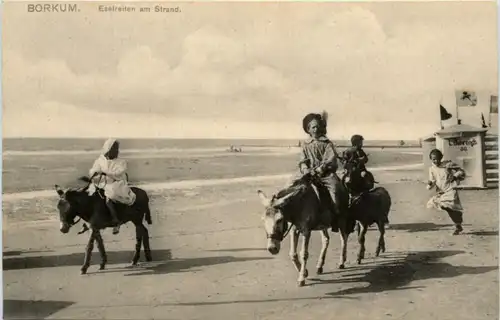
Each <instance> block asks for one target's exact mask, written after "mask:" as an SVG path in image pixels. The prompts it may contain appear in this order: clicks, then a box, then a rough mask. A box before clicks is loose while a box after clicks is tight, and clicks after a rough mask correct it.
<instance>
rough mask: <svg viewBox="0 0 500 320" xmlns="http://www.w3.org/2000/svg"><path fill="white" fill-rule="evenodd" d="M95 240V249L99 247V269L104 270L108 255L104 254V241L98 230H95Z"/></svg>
mask: <svg viewBox="0 0 500 320" xmlns="http://www.w3.org/2000/svg"><path fill="white" fill-rule="evenodd" d="M95 240H96V242H97V249H99V253H100V254H101V264H100V265H99V270H104V269H105V268H106V263H108V255H107V254H106V249H105V248H104V241H103V240H102V236H101V232H100V231H96V234H95Z"/></svg>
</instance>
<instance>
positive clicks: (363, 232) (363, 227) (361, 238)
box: [357, 223, 368, 264]
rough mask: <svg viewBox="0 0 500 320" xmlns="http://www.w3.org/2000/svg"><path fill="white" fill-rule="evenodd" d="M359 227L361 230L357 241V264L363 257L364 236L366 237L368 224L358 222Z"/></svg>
mask: <svg viewBox="0 0 500 320" xmlns="http://www.w3.org/2000/svg"><path fill="white" fill-rule="evenodd" d="M359 226H360V228H361V232H360V234H359V236H358V242H359V252H358V259H357V262H358V264H361V260H363V259H364V258H365V251H366V249H365V238H366V232H367V231H368V225H367V224H366V223H360V224H359Z"/></svg>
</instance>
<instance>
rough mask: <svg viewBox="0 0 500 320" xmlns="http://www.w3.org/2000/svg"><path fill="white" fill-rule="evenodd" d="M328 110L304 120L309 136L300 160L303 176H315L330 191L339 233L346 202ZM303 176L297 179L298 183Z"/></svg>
mask: <svg viewBox="0 0 500 320" xmlns="http://www.w3.org/2000/svg"><path fill="white" fill-rule="evenodd" d="M327 117H328V115H327V113H326V112H323V113H322V114H318V113H309V114H308V115H306V116H305V117H304V118H303V120H302V128H303V129H304V131H305V132H306V133H307V134H308V135H309V137H310V138H309V139H307V140H306V141H304V143H302V152H301V157H300V161H299V169H300V177H304V176H308V175H312V176H315V177H316V178H317V179H315V181H316V182H317V183H318V184H320V185H321V186H322V187H324V188H325V189H326V190H328V194H329V195H330V197H331V200H332V202H333V208H331V210H330V211H332V214H333V216H334V218H333V219H332V231H334V232H338V230H339V228H338V215H339V214H341V212H342V211H341V206H342V205H345V204H346V201H343V199H342V197H341V194H340V192H339V191H338V190H339V187H340V186H341V181H340V178H339V177H338V176H337V173H336V171H337V168H338V164H337V159H338V154H337V150H336V149H335V146H334V144H333V143H332V142H331V141H330V139H328V138H327V136H326V133H327V131H326V127H327ZM298 182H300V179H295V180H294V182H293V183H292V187H291V188H293V185H295V184H296V183H298Z"/></svg>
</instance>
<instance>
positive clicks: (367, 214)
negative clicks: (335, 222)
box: [342, 166, 392, 264]
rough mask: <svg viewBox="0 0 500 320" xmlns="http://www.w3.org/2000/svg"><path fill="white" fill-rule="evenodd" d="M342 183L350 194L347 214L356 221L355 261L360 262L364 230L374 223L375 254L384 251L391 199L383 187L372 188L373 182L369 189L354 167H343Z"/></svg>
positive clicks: (362, 256) (362, 252) (363, 255)
mask: <svg viewBox="0 0 500 320" xmlns="http://www.w3.org/2000/svg"><path fill="white" fill-rule="evenodd" d="M373 181H375V180H373ZM342 183H343V185H344V186H345V187H346V189H347V190H348V192H349V195H350V202H349V210H348V211H349V216H350V217H352V218H353V219H355V220H356V221H357V224H356V229H357V234H358V243H359V251H358V256H357V263H358V264H361V261H362V260H363V259H364V257H365V250H366V249H365V236H366V232H367V231H368V227H369V226H371V225H372V224H374V223H375V224H377V227H378V230H379V233H380V236H379V240H378V245H377V248H376V250H375V256H377V257H378V256H379V254H380V252H381V251H382V252H385V239H384V235H385V225H386V224H388V223H389V212H390V210H391V205H392V200H391V196H390V194H389V192H388V191H387V190H386V189H385V188H384V187H381V186H377V187H375V188H373V186H374V185H373V184H371V185H370V184H368V185H369V187H370V189H367V187H366V186H367V184H365V181H364V180H363V178H362V177H361V173H360V172H359V170H357V168H355V167H352V166H345V167H344V175H343V177H342ZM375 183H376V182H375ZM344 244H347V241H344V242H343V246H344ZM342 250H343V251H344V250H345V251H347V248H345V249H344V247H343V248H342Z"/></svg>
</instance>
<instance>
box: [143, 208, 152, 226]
mask: <svg viewBox="0 0 500 320" xmlns="http://www.w3.org/2000/svg"><path fill="white" fill-rule="evenodd" d="M144 219H145V220H146V222H147V223H148V224H153V220H152V219H151V210H150V209H149V205H147V206H146V215H145V216H144Z"/></svg>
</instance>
